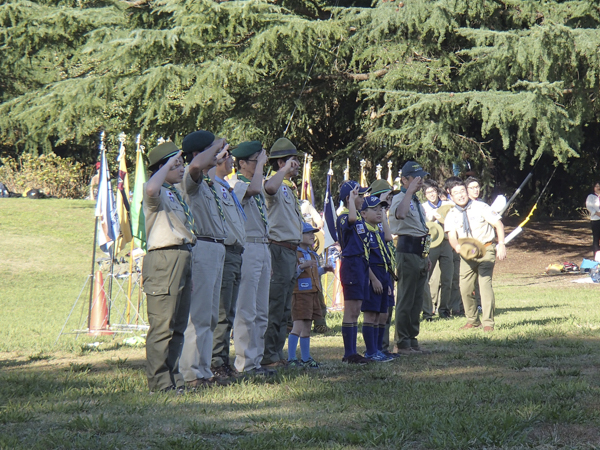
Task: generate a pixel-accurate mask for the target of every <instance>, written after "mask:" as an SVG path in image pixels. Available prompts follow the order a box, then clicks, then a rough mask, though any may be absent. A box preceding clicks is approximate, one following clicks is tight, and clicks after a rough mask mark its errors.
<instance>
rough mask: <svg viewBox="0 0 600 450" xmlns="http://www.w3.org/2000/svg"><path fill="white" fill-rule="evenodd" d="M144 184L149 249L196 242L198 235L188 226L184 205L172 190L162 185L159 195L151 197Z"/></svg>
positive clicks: (144, 207) (144, 206)
mask: <svg viewBox="0 0 600 450" xmlns="http://www.w3.org/2000/svg"><path fill="white" fill-rule="evenodd" d="M146 186H147V184H144V201H143V205H142V206H143V209H144V216H145V218H146V239H147V245H148V251H150V250H158V249H161V248H165V247H172V246H174V245H183V244H195V243H196V237H195V236H194V235H193V234H192V232H191V231H190V229H189V228H188V219H187V216H186V215H185V211H184V209H183V206H182V205H181V203H180V202H179V200H178V199H177V197H176V196H175V194H173V193H172V192H171V191H169V190H168V189H166V188H164V187H161V188H160V194H159V196H158V197H150V196H149V195H148V193H147V192H146Z"/></svg>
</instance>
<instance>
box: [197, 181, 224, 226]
mask: <svg viewBox="0 0 600 450" xmlns="http://www.w3.org/2000/svg"><path fill="white" fill-rule="evenodd" d="M202 181H206V184H208V187H209V188H210V190H211V192H212V193H213V196H214V197H215V202H217V206H218V207H219V215H220V216H221V220H222V221H223V222H225V214H223V208H222V207H221V200H219V195H218V194H217V190H216V189H215V186H214V184H215V183H213V181H212V180H211V179H210V177H209V176H208V175H202Z"/></svg>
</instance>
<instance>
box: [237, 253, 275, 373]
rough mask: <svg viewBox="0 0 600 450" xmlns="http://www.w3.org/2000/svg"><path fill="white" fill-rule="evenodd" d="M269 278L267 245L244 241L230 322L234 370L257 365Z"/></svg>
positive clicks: (266, 313) (266, 315)
mask: <svg viewBox="0 0 600 450" xmlns="http://www.w3.org/2000/svg"><path fill="white" fill-rule="evenodd" d="M270 279H271V252H270V251H269V245H268V244H254V243H246V246H245V250H244V258H243V259H242V278H241V281H240V287H239V292H238V298H237V308H236V313H235V320H234V322H233V343H234V345H235V355H236V356H235V363H234V365H235V368H236V369H237V371H238V372H246V371H248V370H252V369H258V368H260V362H261V361H262V359H263V355H264V352H265V332H266V331H267V324H268V322H269V282H270Z"/></svg>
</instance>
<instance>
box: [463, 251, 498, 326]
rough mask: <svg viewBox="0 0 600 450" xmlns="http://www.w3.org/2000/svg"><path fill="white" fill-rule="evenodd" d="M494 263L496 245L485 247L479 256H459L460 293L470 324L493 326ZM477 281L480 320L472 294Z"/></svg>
mask: <svg viewBox="0 0 600 450" xmlns="http://www.w3.org/2000/svg"><path fill="white" fill-rule="evenodd" d="M495 264H496V246H495V245H493V244H492V245H491V246H489V247H487V252H486V253H485V255H483V256H482V257H481V258H477V259H471V260H468V261H467V260H466V259H464V258H462V257H461V258H460V293H461V295H462V299H463V304H464V305H465V314H466V316H467V323H470V324H472V325H476V326H478V325H480V324H483V326H484V327H493V326H494V309H495V307H496V300H495V298H494V289H493V288H492V275H493V273H494V265H495ZM477 282H479V291H480V293H481V309H482V314H481V320H480V319H479V314H478V313H477V301H476V300H475V297H474V295H473V291H474V290H475V285H476V283H477Z"/></svg>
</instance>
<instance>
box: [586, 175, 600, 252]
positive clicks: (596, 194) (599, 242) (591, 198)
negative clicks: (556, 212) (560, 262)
mask: <svg viewBox="0 0 600 450" xmlns="http://www.w3.org/2000/svg"><path fill="white" fill-rule="evenodd" d="M585 207H586V208H587V210H588V211H589V212H590V223H591V225H592V251H593V252H594V259H596V253H597V252H598V251H599V250H600V181H597V182H596V183H594V187H593V193H591V194H590V195H588V196H587V199H586V200H585Z"/></svg>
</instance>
